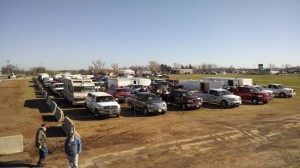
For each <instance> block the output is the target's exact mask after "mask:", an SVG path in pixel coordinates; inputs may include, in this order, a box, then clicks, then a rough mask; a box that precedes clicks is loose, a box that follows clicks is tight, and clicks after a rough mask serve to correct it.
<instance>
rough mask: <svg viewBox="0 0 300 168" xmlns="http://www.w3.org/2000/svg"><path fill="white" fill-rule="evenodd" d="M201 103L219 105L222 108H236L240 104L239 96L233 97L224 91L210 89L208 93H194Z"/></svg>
mask: <svg viewBox="0 0 300 168" xmlns="http://www.w3.org/2000/svg"><path fill="white" fill-rule="evenodd" d="M194 95H197V96H199V97H201V98H202V100H203V102H206V103H210V104H217V105H221V106H222V108H228V107H237V106H239V105H241V104H242V100H241V97H240V96H237V95H233V94H232V93H230V92H229V91H228V90H226V89H210V90H208V92H194Z"/></svg>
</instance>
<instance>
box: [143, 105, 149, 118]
mask: <svg viewBox="0 0 300 168" xmlns="http://www.w3.org/2000/svg"><path fill="white" fill-rule="evenodd" d="M144 115H145V116H147V115H149V111H148V108H147V107H145V108H144Z"/></svg>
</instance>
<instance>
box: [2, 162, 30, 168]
mask: <svg viewBox="0 0 300 168" xmlns="http://www.w3.org/2000/svg"><path fill="white" fill-rule="evenodd" d="M0 167H26V168H27V167H36V165H32V164H28V163H26V161H23V160H13V161H8V162H0Z"/></svg>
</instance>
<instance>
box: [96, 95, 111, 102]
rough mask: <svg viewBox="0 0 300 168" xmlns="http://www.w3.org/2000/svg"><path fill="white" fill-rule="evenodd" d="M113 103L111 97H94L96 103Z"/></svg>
mask: <svg viewBox="0 0 300 168" xmlns="http://www.w3.org/2000/svg"><path fill="white" fill-rule="evenodd" d="M111 101H114V98H113V97H112V96H99V97H96V102H111Z"/></svg>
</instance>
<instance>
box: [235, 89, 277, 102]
mask: <svg viewBox="0 0 300 168" xmlns="http://www.w3.org/2000/svg"><path fill="white" fill-rule="evenodd" d="M233 94H235V95H238V96H241V98H242V101H250V102H252V103H253V104H258V103H259V102H262V103H263V104H267V103H268V102H269V101H271V100H272V97H271V96H270V95H269V94H268V93H267V92H264V91H259V90H258V89H257V88H255V87H253V86H239V87H237V88H236V89H235V90H234V91H233Z"/></svg>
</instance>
